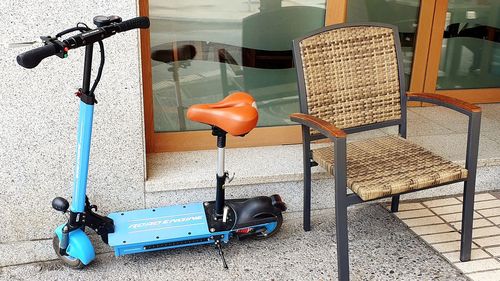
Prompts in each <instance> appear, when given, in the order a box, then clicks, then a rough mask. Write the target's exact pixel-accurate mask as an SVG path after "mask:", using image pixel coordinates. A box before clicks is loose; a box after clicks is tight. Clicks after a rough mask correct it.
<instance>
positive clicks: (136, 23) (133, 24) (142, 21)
mask: <svg viewBox="0 0 500 281" xmlns="http://www.w3.org/2000/svg"><path fill="white" fill-rule="evenodd" d="M116 27H117V28H118V30H117V32H124V31H128V30H131V29H135V28H149V18H148V17H137V18H133V19H129V20H126V21H123V22H120V23H118V24H117V25H116Z"/></svg>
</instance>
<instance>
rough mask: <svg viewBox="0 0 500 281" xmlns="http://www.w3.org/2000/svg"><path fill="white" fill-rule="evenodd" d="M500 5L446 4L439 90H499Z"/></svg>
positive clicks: (474, 3)
mask: <svg viewBox="0 0 500 281" xmlns="http://www.w3.org/2000/svg"><path fill="white" fill-rule="evenodd" d="M499 16H500V3H499V1H488V0H481V1H479V0H478V1H470V0H468V1H467V0H461V1H456V0H455V1H453V0H450V1H449V2H448V12H447V15H446V24H445V31H444V34H443V45H442V51H441V62H440V66H439V74H438V85H437V88H438V89H462V88H490V87H500V17H499Z"/></svg>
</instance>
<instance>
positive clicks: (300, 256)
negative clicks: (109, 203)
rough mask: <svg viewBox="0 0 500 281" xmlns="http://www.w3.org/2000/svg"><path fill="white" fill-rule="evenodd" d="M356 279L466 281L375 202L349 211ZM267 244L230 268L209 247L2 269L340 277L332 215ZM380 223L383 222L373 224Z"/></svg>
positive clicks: (230, 251) (160, 276)
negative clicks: (78, 267)
mask: <svg viewBox="0 0 500 281" xmlns="http://www.w3.org/2000/svg"><path fill="white" fill-rule="evenodd" d="M348 213H349V223H350V225H349V231H350V241H351V242H350V246H351V247H350V252H351V254H350V256H351V262H350V264H351V280H368V279H369V280H467V279H466V278H465V277H464V276H463V275H462V274H461V273H460V272H459V271H458V270H457V269H455V268H454V267H453V266H452V265H451V264H450V263H448V262H446V261H445V259H444V258H442V257H440V256H438V255H437V254H436V252H434V251H433V250H431V249H430V248H429V247H428V246H426V244H425V243H424V242H423V241H421V240H420V239H418V238H417V237H416V235H414V234H413V233H411V232H410V231H409V229H408V228H407V227H406V226H404V225H403V224H402V223H401V222H400V221H399V220H398V219H397V218H395V217H394V216H392V215H391V214H390V213H389V212H387V211H386V210H384V209H383V208H382V207H381V206H379V205H377V204H364V205H359V206H356V207H354V208H350V210H349V212H348ZM290 215H291V216H290V217H289V215H288V214H287V215H286V216H285V223H284V224H283V228H282V230H281V231H280V232H279V233H278V234H277V235H276V236H275V237H273V238H270V239H267V240H263V241H254V240H246V241H241V242H239V241H233V243H230V244H229V245H227V247H225V255H226V259H227V260H228V265H229V270H224V269H223V268H222V265H221V261H220V259H219V257H218V256H217V254H216V253H215V250H214V248H213V247H211V246H201V247H194V248H186V249H177V250H171V251H162V252H156V253H147V254H139V255H133V256H124V257H119V258H115V257H113V256H112V254H101V255H99V256H98V257H97V260H96V261H95V262H94V263H93V264H91V265H90V266H89V267H88V268H86V269H84V270H82V271H73V270H70V269H67V268H65V267H63V266H61V265H60V263H59V262H43V263H33V264H27V265H18V266H7V267H2V268H0V279H2V280H67V279H68V278H71V279H76V280H91V279H98V280H256V279H257V280H336V278H337V266H336V248H335V247H336V244H335V241H336V239H335V235H334V233H335V224H334V222H333V218H334V216H333V210H332V209H327V210H321V211H315V212H314V214H313V225H314V228H313V229H312V231H310V232H304V231H302V228H301V227H302V226H301V224H302V220H301V218H300V217H296V216H295V215H296V213H293V214H290ZM376 218H378V219H376Z"/></svg>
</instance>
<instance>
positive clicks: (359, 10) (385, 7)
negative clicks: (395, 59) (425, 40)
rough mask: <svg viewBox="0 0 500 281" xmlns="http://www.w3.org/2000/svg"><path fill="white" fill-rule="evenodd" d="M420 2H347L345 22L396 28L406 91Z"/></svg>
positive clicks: (385, 0) (369, 0) (382, 0)
mask: <svg viewBox="0 0 500 281" xmlns="http://www.w3.org/2000/svg"><path fill="white" fill-rule="evenodd" d="M419 10H420V0H404V1H397V0H396V1H388V0H348V1H347V22H381V23H388V24H392V25H395V26H397V27H398V29H399V37H400V40H401V48H402V52H403V54H402V55H403V64H404V74H405V80H406V81H405V83H406V89H407V90H408V88H409V85H410V78H411V68H412V64H413V53H414V50H415V42H416V39H417V24H418V15H419Z"/></svg>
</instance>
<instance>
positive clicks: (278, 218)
mask: <svg viewBox="0 0 500 281" xmlns="http://www.w3.org/2000/svg"><path fill="white" fill-rule="evenodd" d="M276 222H277V224H276V227H275V228H274V229H273V231H271V232H269V233H262V232H261V233H258V234H257V235H255V236H252V237H253V238H254V239H257V240H261V239H267V238H269V237H272V236H274V235H275V234H276V233H278V231H279V230H280V228H281V225H282V224H283V215H282V214H279V215H277V216H276Z"/></svg>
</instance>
